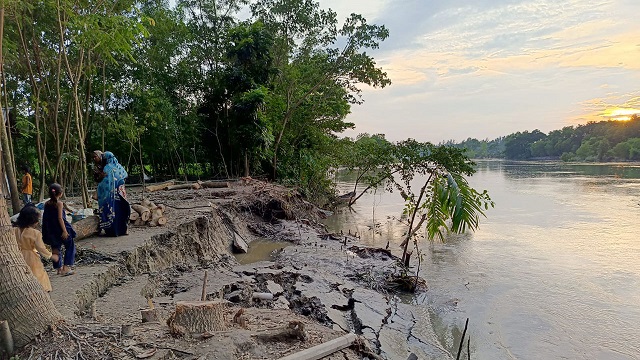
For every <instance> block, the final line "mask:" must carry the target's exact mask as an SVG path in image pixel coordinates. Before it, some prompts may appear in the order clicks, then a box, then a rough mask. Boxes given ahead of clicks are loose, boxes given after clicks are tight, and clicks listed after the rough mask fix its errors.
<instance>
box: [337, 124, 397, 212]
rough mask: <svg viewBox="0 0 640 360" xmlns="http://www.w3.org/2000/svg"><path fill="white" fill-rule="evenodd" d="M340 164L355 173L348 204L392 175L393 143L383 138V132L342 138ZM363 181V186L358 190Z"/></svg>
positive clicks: (353, 202) (351, 203)
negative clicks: (355, 137) (353, 138)
mask: <svg viewBox="0 0 640 360" xmlns="http://www.w3.org/2000/svg"><path fill="white" fill-rule="evenodd" d="M342 143H343V147H344V148H343V149H341V152H340V165H341V166H345V167H346V168H347V169H348V170H350V171H351V172H354V173H355V174H356V180H355V181H354V184H353V191H352V195H351V196H350V197H349V206H351V205H353V204H355V202H356V201H357V200H358V199H359V198H360V197H362V195H364V194H365V193H366V192H367V191H369V190H370V189H372V188H375V187H376V186H379V185H380V184H382V183H383V182H384V181H386V180H387V179H389V178H390V177H391V176H393V173H392V169H391V165H392V164H393V162H394V161H395V157H394V150H395V149H394V145H393V144H391V143H390V142H389V141H387V139H385V137H384V135H383V134H375V135H369V134H360V135H358V137H357V139H356V140H355V141H351V139H344V140H342ZM361 183H363V184H365V188H364V189H363V190H360V191H359V192H358V186H359V185H360V184H361Z"/></svg>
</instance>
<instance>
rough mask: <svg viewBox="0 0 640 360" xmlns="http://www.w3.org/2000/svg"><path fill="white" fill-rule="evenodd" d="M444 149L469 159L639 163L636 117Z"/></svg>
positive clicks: (469, 141) (639, 129) (639, 134)
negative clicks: (459, 150) (462, 151)
mask: <svg viewBox="0 0 640 360" xmlns="http://www.w3.org/2000/svg"><path fill="white" fill-rule="evenodd" d="M446 144H447V145H451V146H456V147H460V148H465V149H467V151H468V152H467V154H468V155H469V157H471V158H506V159H510V160H528V159H562V160H563V161H598V162H603V161H638V160H640V117H639V116H637V115H634V116H632V117H631V119H630V120H628V121H601V122H590V123H588V124H586V125H578V126H575V127H574V126H567V127H564V128H562V129H561V130H554V131H551V132H549V134H544V133H542V132H541V131H540V130H534V131H532V132H529V131H524V132H517V133H515V134H510V135H508V136H506V137H501V138H498V139H495V140H492V141H489V140H476V139H471V138H470V139H467V140H465V141H463V142H461V143H459V144H455V143H454V142H452V141H449V142H447V143H446Z"/></svg>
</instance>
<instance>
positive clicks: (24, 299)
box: [0, 194, 62, 347]
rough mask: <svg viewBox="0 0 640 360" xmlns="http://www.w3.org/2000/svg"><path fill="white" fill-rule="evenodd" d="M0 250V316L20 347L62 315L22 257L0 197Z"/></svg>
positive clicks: (57, 320) (3, 202) (4, 205)
mask: <svg viewBox="0 0 640 360" xmlns="http://www.w3.org/2000/svg"><path fill="white" fill-rule="evenodd" d="M1 195H2V194H0V196H1ZM0 251H1V252H2V254H3V255H2V261H1V262H0V304H2V306H0V319H1V320H7V321H8V323H9V328H10V329H11V334H12V336H13V341H14V344H15V346H16V347H21V346H24V345H26V344H27V343H29V342H30V341H31V340H33V339H35V337H36V336H37V335H39V334H41V333H43V332H45V331H46V330H47V329H49V328H50V327H51V326H52V325H54V324H56V323H57V322H59V321H61V320H62V315H60V313H59V312H58V310H56V308H55V306H54V305H53V302H52V301H51V298H50V297H49V295H48V294H47V293H46V292H45V291H44V289H43V288H42V285H40V283H39V282H38V280H36V278H35V277H34V276H33V274H31V270H30V269H29V266H27V264H26V263H25V261H24V258H23V257H22V254H21V253H20V250H19V249H18V243H17V241H16V237H15V233H14V232H13V228H12V227H11V221H10V220H9V214H8V213H7V206H6V203H5V201H0Z"/></svg>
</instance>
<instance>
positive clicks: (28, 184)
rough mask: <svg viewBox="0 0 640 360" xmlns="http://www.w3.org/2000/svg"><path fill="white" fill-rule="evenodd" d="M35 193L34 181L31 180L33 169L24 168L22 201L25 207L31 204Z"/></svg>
mask: <svg viewBox="0 0 640 360" xmlns="http://www.w3.org/2000/svg"><path fill="white" fill-rule="evenodd" d="M32 193H33V181H32V179H31V169H29V167H28V166H25V167H24V176H23V177H22V201H23V202H24V204H25V205H27V204H29V203H31V194H32Z"/></svg>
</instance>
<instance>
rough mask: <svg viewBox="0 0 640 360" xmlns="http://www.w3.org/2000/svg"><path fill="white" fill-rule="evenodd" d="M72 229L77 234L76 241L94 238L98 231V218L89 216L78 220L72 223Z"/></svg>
mask: <svg viewBox="0 0 640 360" xmlns="http://www.w3.org/2000/svg"><path fill="white" fill-rule="evenodd" d="M73 229H74V230H75V231H76V234H77V235H76V238H75V240H76V241H78V240H82V239H86V238H88V237H91V236H94V235H96V234H97V233H98V232H99V231H100V216H97V215H90V216H87V217H86V218H84V219H82V220H78V221H76V222H74V223H73Z"/></svg>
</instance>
